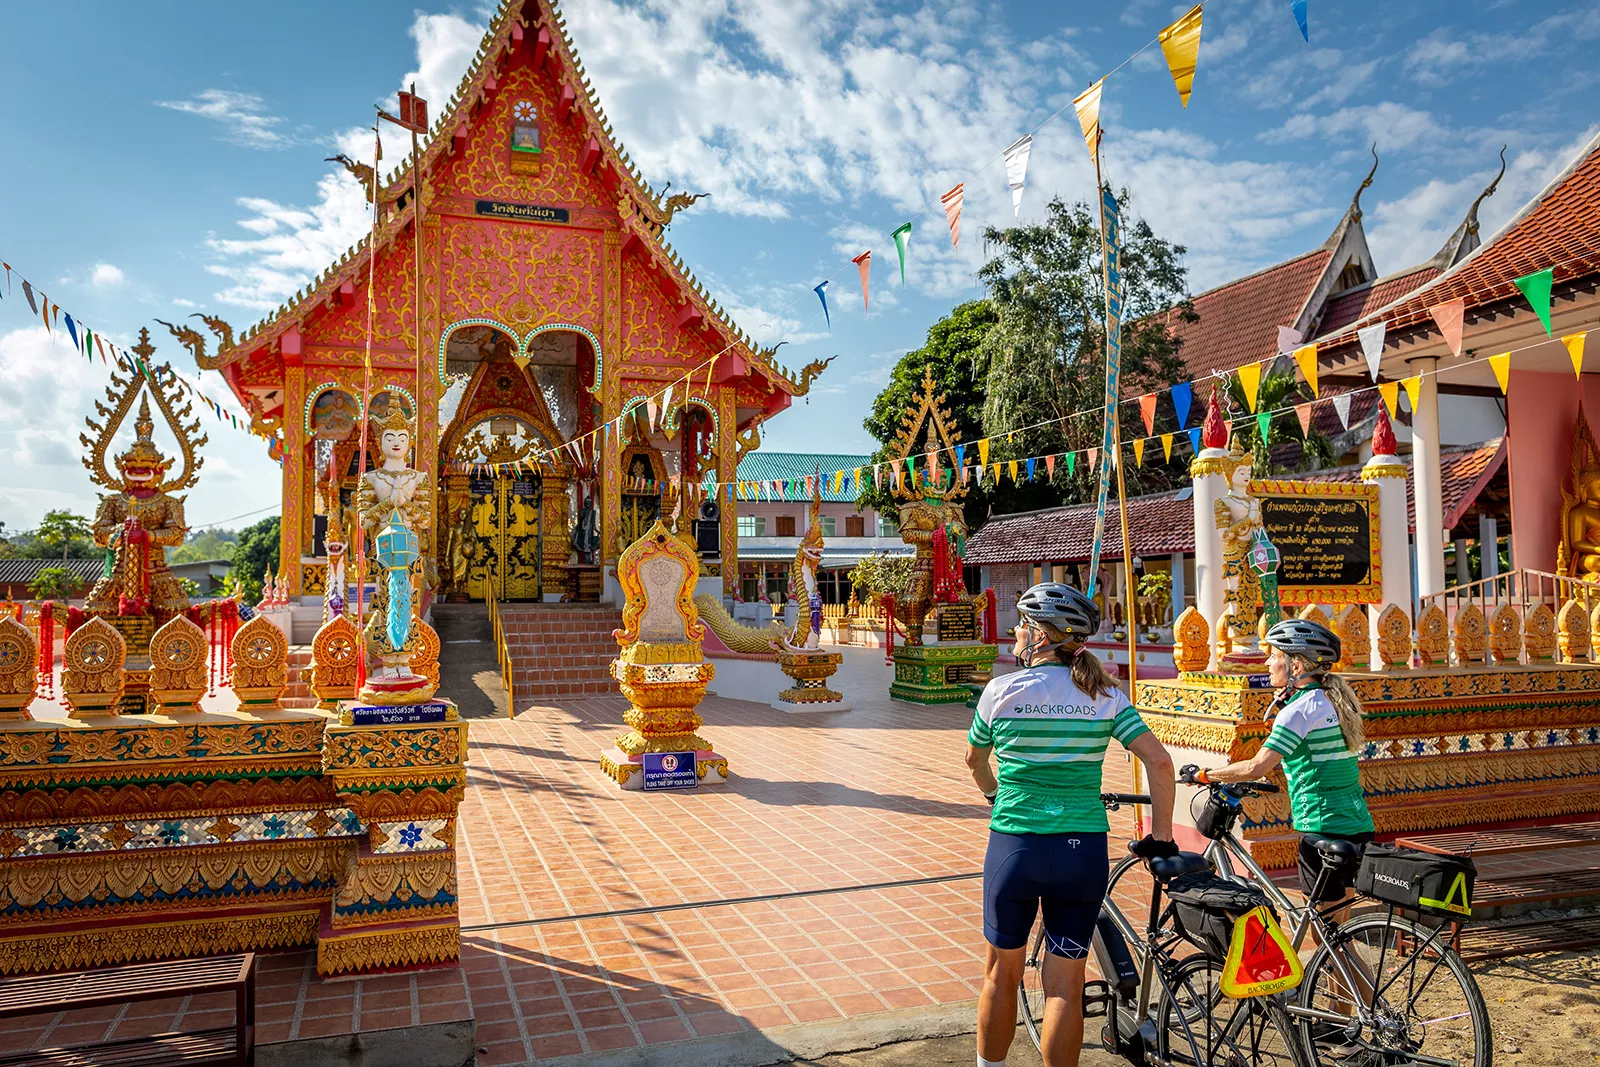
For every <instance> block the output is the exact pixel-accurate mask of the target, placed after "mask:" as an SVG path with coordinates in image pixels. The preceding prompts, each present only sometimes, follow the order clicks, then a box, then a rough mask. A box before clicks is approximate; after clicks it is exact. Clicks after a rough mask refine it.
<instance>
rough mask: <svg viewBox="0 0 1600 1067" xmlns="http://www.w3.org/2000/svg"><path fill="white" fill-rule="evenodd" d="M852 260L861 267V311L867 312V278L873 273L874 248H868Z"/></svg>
mask: <svg viewBox="0 0 1600 1067" xmlns="http://www.w3.org/2000/svg"><path fill="white" fill-rule="evenodd" d="M850 262H852V263H854V264H855V265H856V266H857V267H859V268H860V269H861V312H862V314H866V311H867V278H868V277H869V276H870V275H871V274H872V249H870V248H869V249H867V250H866V251H865V252H863V253H861V254H860V255H859V256H857V257H855V258H854V259H852V260H851V261H850Z"/></svg>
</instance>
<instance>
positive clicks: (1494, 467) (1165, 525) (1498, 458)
mask: <svg viewBox="0 0 1600 1067" xmlns="http://www.w3.org/2000/svg"><path fill="white" fill-rule="evenodd" d="M1329 406H1330V407H1331V405H1329ZM1352 421H1353V417H1352ZM1400 458H1401V459H1402V460H1403V461H1404V462H1405V464H1406V467H1407V468H1408V469H1409V468H1410V466H1411V457H1410V456H1402V457H1400ZM1505 458H1506V440H1505V438H1503V437H1496V438H1495V439H1494V440H1492V441H1485V442H1484V443H1483V444H1481V445H1470V446H1466V447H1457V448H1446V449H1444V450H1443V452H1442V453H1441V455H1440V457H1439V468H1440V473H1441V475H1442V476H1443V484H1444V525H1445V528H1446V529H1450V528H1451V527H1453V526H1455V525H1456V524H1457V523H1459V522H1460V520H1461V517H1462V516H1463V515H1464V514H1465V513H1466V511H1467V509H1468V508H1470V507H1471V506H1472V502H1473V501H1474V500H1475V499H1477V496H1478V494H1479V493H1480V492H1482V491H1483V488H1484V486H1486V485H1487V484H1488V483H1489V480H1490V479H1491V478H1493V477H1494V476H1495V474H1497V473H1498V472H1499V471H1500V469H1501V467H1502V466H1504V464H1505ZM1296 477H1297V478H1300V479H1303V480H1305V481H1310V482H1324V481H1326V482H1356V481H1359V480H1360V479H1361V467H1360V466H1357V465H1352V466H1348V467H1336V468H1334V469H1332V470H1326V471H1320V472H1316V473H1313V474H1304V475H1297V476H1296ZM1411 494H1412V481H1411V478H1410V477H1409V476H1408V477H1407V478H1406V506H1407V510H1408V512H1409V514H1410V516H1411V519H1410V526H1411V529H1412V530H1415V529H1416V518H1415V515H1416V505H1415V502H1414V501H1413V500H1412V499H1411ZM1094 512H1095V508H1094V505H1093V504H1073V505H1071V506H1069V507H1064V508H1049V509H1046V510H1043V511H1024V512H1018V513H1017V514H1014V515H996V516H994V517H993V518H991V519H990V520H989V521H988V522H986V523H984V524H983V527H982V528H981V529H979V530H978V532H977V533H975V534H973V535H972V537H971V538H969V539H968V540H967V556H966V561H967V563H969V564H971V565H973V566H981V565H992V564H997V563H1044V562H1051V563H1077V562H1081V561H1083V560H1087V559H1088V558H1089V552H1090V548H1091V547H1092V544H1093V539H1094ZM1128 529H1129V531H1130V532H1131V533H1132V534H1133V545H1134V550H1135V551H1136V552H1137V553H1138V554H1139V555H1142V556H1164V555H1168V554H1170V553H1173V552H1193V551H1194V502H1193V501H1192V500H1179V499H1178V495H1177V492H1171V493H1159V494H1156V495H1154V496H1143V497H1136V498H1135V499H1133V500H1130V501H1128ZM1101 555H1102V557H1103V558H1105V559H1121V558H1122V530H1121V524H1120V523H1119V522H1118V521H1117V519H1116V518H1115V515H1114V514H1113V516H1112V517H1110V518H1109V519H1108V521H1107V523H1106V536H1105V546H1104V550H1103V551H1102V553H1101Z"/></svg>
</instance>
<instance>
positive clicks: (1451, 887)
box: [1356, 844, 1478, 922]
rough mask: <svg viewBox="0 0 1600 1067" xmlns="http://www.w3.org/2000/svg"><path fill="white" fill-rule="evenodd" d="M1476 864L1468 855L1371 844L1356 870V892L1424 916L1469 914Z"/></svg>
mask: <svg viewBox="0 0 1600 1067" xmlns="http://www.w3.org/2000/svg"><path fill="white" fill-rule="evenodd" d="M1477 876H1478V868H1477V865H1476V864H1474V863H1473V862H1472V860H1471V859H1470V858H1469V857H1467V856H1456V855H1452V854H1450V853H1437V852H1419V851H1417V850H1416V849H1413V848H1402V847H1401V846H1399V845H1380V844H1371V845H1368V846H1367V851H1366V855H1365V856H1364V857H1362V860H1361V868H1360V870H1358V871H1357V872H1356V892H1358V893H1362V894H1365V895H1366V896H1369V897H1372V898H1374V899H1376V900H1381V901H1383V902H1384V903H1385V904H1393V905H1394V906H1395V907H1398V908H1404V909H1406V910H1408V911H1415V912H1419V913H1421V914H1423V915H1433V916H1437V917H1439V918H1443V919H1454V920H1455V921H1456V922H1465V921H1466V920H1468V919H1470V918H1471V917H1472V883H1473V881H1474V879H1476V878H1477Z"/></svg>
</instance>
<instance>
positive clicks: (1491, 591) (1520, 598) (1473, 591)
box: [1420, 567, 1600, 620]
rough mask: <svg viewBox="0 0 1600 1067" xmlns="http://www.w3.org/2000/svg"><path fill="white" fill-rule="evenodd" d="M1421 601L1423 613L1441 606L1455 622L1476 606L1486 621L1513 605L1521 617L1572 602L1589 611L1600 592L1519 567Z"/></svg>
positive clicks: (1589, 584) (1599, 598)
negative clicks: (1467, 607) (1532, 609)
mask: <svg viewBox="0 0 1600 1067" xmlns="http://www.w3.org/2000/svg"><path fill="white" fill-rule="evenodd" d="M1420 600H1421V610H1426V609H1427V608H1428V607H1430V606H1432V605H1434V604H1437V605H1438V606H1439V607H1440V608H1441V609H1442V610H1443V611H1444V613H1445V617H1446V618H1449V619H1452V620H1453V619H1454V617H1455V613H1456V611H1457V610H1459V609H1460V608H1461V607H1462V606H1464V605H1466V604H1476V605H1477V606H1478V609H1479V610H1480V611H1482V612H1483V614H1484V617H1485V618H1488V617H1489V616H1491V615H1492V614H1493V613H1494V611H1495V610H1496V609H1497V608H1498V607H1499V605H1501V604H1511V605H1513V606H1515V607H1516V609H1517V614H1518V615H1520V616H1522V617H1523V618H1527V617H1528V607H1529V605H1530V604H1531V605H1533V606H1538V605H1539V604H1544V603H1549V604H1551V605H1552V607H1553V608H1554V610H1556V611H1558V612H1559V611H1560V609H1561V607H1562V606H1563V605H1565V604H1566V603H1567V602H1568V601H1572V600H1581V601H1582V602H1583V605H1584V610H1585V611H1586V612H1587V611H1589V610H1591V609H1592V608H1593V606H1594V605H1595V604H1596V603H1600V589H1597V588H1596V586H1595V583H1593V582H1586V581H1583V580H1581V579H1578V578H1573V577H1570V576H1568V575H1565V574H1553V573H1551V572H1550V571H1539V570H1533V569H1532V568H1529V567H1519V568H1517V569H1516V570H1510V571H1505V572H1503V573H1501V574H1496V575H1494V576H1492V577H1489V578H1479V579H1478V580H1477V581H1473V582H1466V583H1464V584H1462V585H1456V586H1451V587H1450V588H1449V589H1445V590H1442V591H1441V592H1438V593H1430V594H1429V595H1427V596H1425V597H1421V598H1420Z"/></svg>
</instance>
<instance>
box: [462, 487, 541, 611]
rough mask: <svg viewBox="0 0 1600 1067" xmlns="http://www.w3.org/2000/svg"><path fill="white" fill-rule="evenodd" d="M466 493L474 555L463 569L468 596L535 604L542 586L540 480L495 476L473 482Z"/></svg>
mask: <svg viewBox="0 0 1600 1067" xmlns="http://www.w3.org/2000/svg"><path fill="white" fill-rule="evenodd" d="M470 489H471V494H472V503H471V504H470V505H469V507H470V509H471V510H470V516H471V523H472V532H473V536H474V539H475V541H476V545H475V547H476V551H475V552H473V554H472V561H471V563H470V564H469V565H468V567H467V595H468V596H470V597H472V598H473V599H475V600H484V599H487V598H489V597H491V596H492V597H494V598H495V599H496V600H537V599H538V598H539V594H540V592H541V591H542V590H541V587H542V585H543V581H542V579H543V573H542V572H543V565H542V559H541V555H542V552H543V538H542V536H541V534H540V528H539V527H540V521H539V520H540V517H541V515H540V511H541V509H540V500H539V498H540V492H541V489H542V486H541V484H540V480H539V479H538V478H536V477H534V478H530V477H527V476H525V475H517V476H513V475H510V474H498V473H497V474H495V475H493V476H491V477H487V478H477V477H475V478H473V479H472V481H471V483H470Z"/></svg>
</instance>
